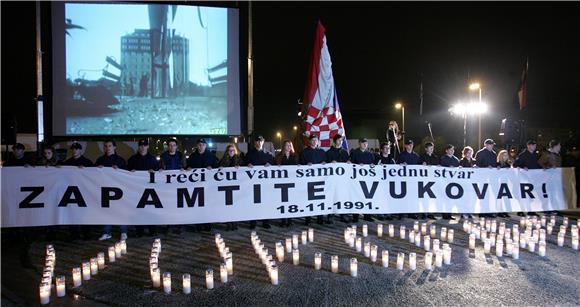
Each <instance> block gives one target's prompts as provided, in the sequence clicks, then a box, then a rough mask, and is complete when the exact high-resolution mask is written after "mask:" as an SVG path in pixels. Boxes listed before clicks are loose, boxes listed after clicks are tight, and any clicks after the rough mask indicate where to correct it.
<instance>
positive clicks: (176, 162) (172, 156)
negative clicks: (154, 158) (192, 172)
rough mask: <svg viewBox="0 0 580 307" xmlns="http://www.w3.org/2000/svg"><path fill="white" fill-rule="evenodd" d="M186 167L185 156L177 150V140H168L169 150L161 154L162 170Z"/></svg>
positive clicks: (160, 164) (160, 165)
mask: <svg viewBox="0 0 580 307" xmlns="http://www.w3.org/2000/svg"><path fill="white" fill-rule="evenodd" d="M184 167H185V156H184V155H183V154H182V153H181V151H178V150H177V140H176V139H173V138H172V139H169V140H167V151H165V152H164V153H162V154H161V157H160V159H159V168H160V169H162V170H183V169H184Z"/></svg>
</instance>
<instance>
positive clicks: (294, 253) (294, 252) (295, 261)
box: [292, 248, 300, 265]
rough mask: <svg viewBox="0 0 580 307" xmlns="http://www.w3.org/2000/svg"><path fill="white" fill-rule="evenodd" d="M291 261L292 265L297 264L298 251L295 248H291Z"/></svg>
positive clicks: (298, 260)
mask: <svg viewBox="0 0 580 307" xmlns="http://www.w3.org/2000/svg"><path fill="white" fill-rule="evenodd" d="M292 261H293V263H294V265H298V264H299V263H300V252H299V251H298V249H297V248H295V249H294V250H292Z"/></svg>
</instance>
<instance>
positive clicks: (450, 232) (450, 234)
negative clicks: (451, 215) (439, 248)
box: [447, 229, 455, 243]
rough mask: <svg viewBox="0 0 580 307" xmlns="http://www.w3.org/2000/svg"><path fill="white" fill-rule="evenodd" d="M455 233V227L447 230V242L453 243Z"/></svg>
mask: <svg viewBox="0 0 580 307" xmlns="http://www.w3.org/2000/svg"><path fill="white" fill-rule="evenodd" d="M454 234H455V231H454V230H453V229H449V230H448V231H447V242H449V243H453V237H454Z"/></svg>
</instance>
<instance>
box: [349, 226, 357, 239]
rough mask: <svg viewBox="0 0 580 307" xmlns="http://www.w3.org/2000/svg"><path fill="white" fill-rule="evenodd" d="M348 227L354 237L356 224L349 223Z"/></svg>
mask: <svg viewBox="0 0 580 307" xmlns="http://www.w3.org/2000/svg"><path fill="white" fill-rule="evenodd" d="M350 229H351V232H352V233H353V234H354V236H355V237H356V225H354V224H353V225H350Z"/></svg>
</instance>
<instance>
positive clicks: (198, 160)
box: [186, 139, 218, 170]
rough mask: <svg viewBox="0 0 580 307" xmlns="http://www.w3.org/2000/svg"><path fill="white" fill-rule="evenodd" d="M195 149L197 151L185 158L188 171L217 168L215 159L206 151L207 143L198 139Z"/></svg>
mask: <svg viewBox="0 0 580 307" xmlns="http://www.w3.org/2000/svg"><path fill="white" fill-rule="evenodd" d="M196 147H197V150H196V151H195V152H193V153H192V154H191V155H189V158H187V161H186V164H187V169H188V170H190V169H192V168H208V169H212V168H216V167H218V160H217V158H216V157H215V156H214V155H213V154H212V153H211V152H210V151H209V150H206V149H207V142H206V141H205V139H198V140H197V145H196Z"/></svg>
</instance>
